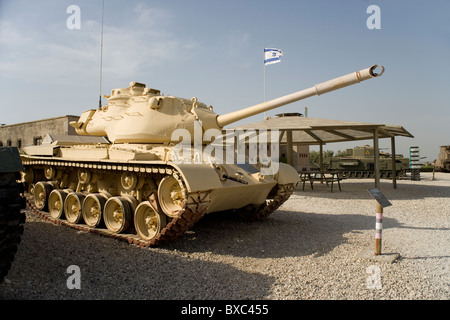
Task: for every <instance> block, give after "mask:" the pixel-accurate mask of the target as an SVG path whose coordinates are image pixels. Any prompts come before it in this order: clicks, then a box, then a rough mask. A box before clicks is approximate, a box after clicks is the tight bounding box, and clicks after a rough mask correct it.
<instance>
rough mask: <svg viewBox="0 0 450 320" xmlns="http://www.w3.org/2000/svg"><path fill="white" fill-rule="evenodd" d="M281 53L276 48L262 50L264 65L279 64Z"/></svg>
mask: <svg viewBox="0 0 450 320" xmlns="http://www.w3.org/2000/svg"><path fill="white" fill-rule="evenodd" d="M282 55H283V51H281V50H280V49H276V48H264V65H265V66H267V65H268V64H273V63H278V62H281V58H280V57H281V56H282Z"/></svg>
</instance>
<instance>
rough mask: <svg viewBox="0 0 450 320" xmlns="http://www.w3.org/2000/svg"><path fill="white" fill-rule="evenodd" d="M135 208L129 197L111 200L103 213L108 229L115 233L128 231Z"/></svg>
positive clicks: (107, 202)
mask: <svg viewBox="0 0 450 320" xmlns="http://www.w3.org/2000/svg"><path fill="white" fill-rule="evenodd" d="M134 208H135V206H134V201H132V199H130V198H128V197H112V198H109V199H108V201H106V204H105V210H104V211H103V220H104V221H105V225H106V228H108V230H110V231H112V232H114V233H121V232H124V231H126V230H127V229H128V228H129V227H130V225H131V220H132V217H133V211H134Z"/></svg>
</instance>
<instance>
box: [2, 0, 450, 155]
mask: <svg viewBox="0 0 450 320" xmlns="http://www.w3.org/2000/svg"><path fill="white" fill-rule="evenodd" d="M371 5H376V6H378V8H379V11H378V12H379V15H378V14H376V12H375V11H372V10H369V11H368V8H369V7H370V6H371ZM73 6H76V7H77V8H79V11H78V12H77V11H73V10H72V8H73ZM449 17H450V0H433V1H425V0H423V1H418V0H397V1H384V0H383V1H382V0H370V1H364V0H345V1H332V0H317V1H312V0H311V1H306V0H305V1H300V0H278V1H276V2H275V1H268V0H258V1H256V0H227V1H218V0H189V1H186V0H184V1H183V0H164V1H156V0H155V1H143V0H141V1H134V0H129V1H115V0H105V1H104V22H103V55H101V54H100V53H101V30H102V0H80V1H77V0H40V1H31V0H29V1H24V0H0V111H1V113H0V123H2V124H14V123H20V122H26V121H34V120H39V119H45V118H51V117H58V116H63V115H80V114H81V113H82V112H83V111H85V110H89V109H95V108H97V107H98V97H99V93H100V61H102V84H101V94H102V95H108V94H110V92H111V90H112V89H114V88H123V87H127V86H128V85H129V82H131V81H138V82H142V83H145V84H146V85H147V87H151V88H155V89H159V90H161V92H162V93H164V94H166V95H167V94H171V95H174V96H177V97H183V98H188V99H190V98H192V97H198V100H199V101H201V102H204V103H206V104H207V105H212V106H213V107H214V111H215V112H216V113H218V114H224V113H228V112H232V111H235V110H238V109H241V108H245V107H248V106H251V105H254V104H258V103H260V102H262V101H263V100H264V94H265V95H266V99H267V100H269V99H273V98H276V97H279V96H282V95H285V94H289V93H292V92H295V91H299V90H302V89H306V88H309V87H312V86H314V85H315V84H317V83H320V82H324V81H326V80H329V79H333V78H336V77H339V76H341V75H345V74H348V73H350V72H354V71H357V70H361V69H364V68H367V67H369V66H371V65H373V64H380V65H383V66H384V68H385V73H384V74H383V75H382V76H381V77H379V78H375V79H370V80H367V81H364V82H362V83H359V84H356V85H353V86H350V87H347V88H343V89H342V90H339V91H334V92H330V93H327V94H324V95H321V96H319V97H317V96H316V97H311V98H308V99H305V100H302V101H298V102H295V103H292V104H290V105H287V106H284V107H281V108H279V109H276V110H272V111H269V112H267V113H266V116H274V115H275V114H277V113H284V112H300V113H304V111H305V107H307V108H308V116H309V117H313V118H323V119H335V120H347V121H357V122H367V123H380V124H390V125H400V126H403V127H404V128H405V129H406V130H408V131H409V132H410V133H411V134H412V135H414V138H406V137H398V138H396V151H397V152H396V153H401V154H403V155H404V156H408V155H409V147H411V146H419V148H420V155H421V156H422V157H426V158H425V159H424V160H423V161H433V160H434V159H436V158H437V156H438V154H439V146H442V145H449V144H450V134H449V131H450V129H449V124H450V121H449V120H450V108H449V107H450V102H449V101H450V99H449V98H450V78H449V76H448V73H449V71H450V18H449ZM78 18H79V19H78ZM373 26H377V27H379V28H373ZM369 27H370V28H369ZM268 47H273V48H279V49H281V50H282V51H283V53H284V55H283V56H282V57H281V62H280V63H277V64H273V65H268V66H266V67H264V63H263V51H264V48H268ZM101 57H102V59H100V58H101ZM264 71H265V79H266V90H265V92H264ZM106 102H107V101H106V99H103V103H104V104H106ZM262 119H263V115H257V116H253V117H251V118H248V119H245V120H241V121H240V122H239V123H238V124H244V123H251V122H255V121H261V120H262ZM230 127H232V125H230ZM363 144H372V141H370V140H368V141H356V142H348V143H335V144H328V145H325V146H324V150H334V151H337V150H345V149H347V148H351V147H353V146H358V145H363ZM380 147H381V148H390V139H382V140H381V141H380ZM311 150H314V148H311ZM383 151H385V150H383ZM386 151H389V149H388V150H386Z"/></svg>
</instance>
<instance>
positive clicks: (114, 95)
mask: <svg viewBox="0 0 450 320" xmlns="http://www.w3.org/2000/svg"><path fill="white" fill-rule="evenodd" d="M378 69H380V70H381V71H380V72H378V73H377V70H378ZM383 72H384V68H383V67H382V66H378V65H373V66H371V67H369V68H366V69H363V70H360V71H356V72H353V73H349V74H347V75H345V76H342V77H339V78H335V79H332V80H329V81H326V82H323V83H320V84H317V85H315V86H313V87H311V88H308V89H305V90H301V91H298V92H295V93H292V94H288V95H285V96H283V97H280V98H276V99H273V100H270V101H267V102H264V103H260V104H257V105H254V106H251V107H248V108H245V109H242V110H237V111H234V112H231V113H227V114H223V115H217V114H216V113H215V112H214V111H213V108H212V106H207V105H206V104H204V103H201V102H198V101H197V98H192V99H191V100H189V99H183V98H177V97H173V96H162V95H161V94H160V91H159V90H155V89H151V88H146V86H145V84H142V83H138V82H131V83H130V86H129V87H127V88H120V89H114V90H112V92H111V95H110V96H107V98H108V105H107V106H104V107H102V108H101V109H97V110H88V111H85V112H83V114H82V115H81V117H80V119H79V120H78V121H77V122H72V123H71V125H72V126H73V127H74V128H75V129H76V131H77V133H78V134H80V135H93V136H107V137H108V139H109V140H110V141H111V142H114V143H165V142H170V138H171V133H172V132H173V131H174V130H175V129H181V128H183V129H187V130H188V131H189V132H191V133H192V134H193V132H194V122H195V120H199V121H201V122H202V127H203V130H207V129H211V128H214V129H222V128H223V127H224V126H226V125H229V124H231V123H233V122H236V121H239V120H242V119H245V118H248V117H251V116H254V115H256V114H260V113H263V112H265V111H268V110H271V109H274V108H278V107H281V106H284V105H287V104H290V103H293V102H295V101H299V100H302V99H306V98H308V97H311V96H314V95H321V94H324V93H327V92H330V91H334V90H337V89H341V88H344V87H346V86H350V85H353V84H356V83H359V82H361V81H364V80H367V79H371V78H375V77H379V76H381V74H382V73H383Z"/></svg>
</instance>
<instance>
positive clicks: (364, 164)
mask: <svg viewBox="0 0 450 320" xmlns="http://www.w3.org/2000/svg"><path fill="white" fill-rule="evenodd" d="M346 153H347V156H345V157H331V158H325V159H324V168H326V169H328V170H331V171H338V172H340V173H342V175H343V177H346V178H357V179H361V178H373V177H374V176H375V171H374V168H375V164H374V149H373V147H372V146H369V145H365V146H358V147H355V148H353V149H347V150H346ZM379 155H380V159H379V164H380V178H392V169H393V168H392V156H391V154H389V153H385V152H379ZM395 164H396V167H395V168H396V175H397V177H402V176H405V175H406V172H407V171H408V169H409V159H408V158H404V157H403V155H396V156H395Z"/></svg>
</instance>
